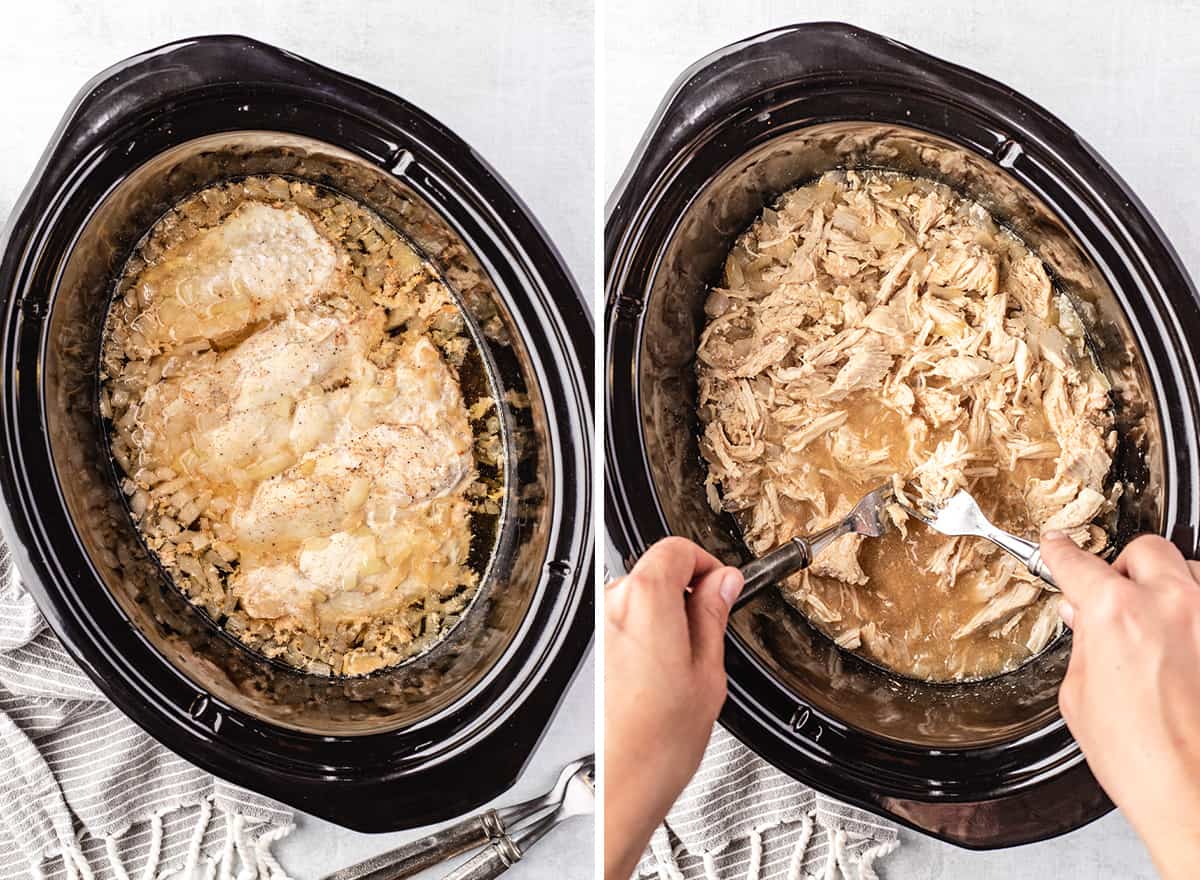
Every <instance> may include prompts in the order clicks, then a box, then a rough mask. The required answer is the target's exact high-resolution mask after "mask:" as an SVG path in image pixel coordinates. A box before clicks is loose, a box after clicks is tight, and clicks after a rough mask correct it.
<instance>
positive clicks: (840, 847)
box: [834, 828, 853, 880]
mask: <svg viewBox="0 0 1200 880" xmlns="http://www.w3.org/2000/svg"><path fill="white" fill-rule="evenodd" d="M834 843H835V844H836V845H837V863H838V868H840V869H841V872H842V876H843V877H845V878H846V880H853V878H852V876H851V873H850V871H851V867H852V866H851V864H850V850H849V848H848V847H847V846H846V832H845V831H843V830H842V829H841V828H839V829H838V830H837V834H836V835H835V836H834Z"/></svg>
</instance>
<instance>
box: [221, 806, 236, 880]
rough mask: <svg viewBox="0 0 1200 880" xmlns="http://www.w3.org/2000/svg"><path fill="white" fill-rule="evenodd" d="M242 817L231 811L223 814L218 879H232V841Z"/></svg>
mask: <svg viewBox="0 0 1200 880" xmlns="http://www.w3.org/2000/svg"><path fill="white" fill-rule="evenodd" d="M241 822H242V817H241V816H236V815H234V814H233V813H226V814H225V843H224V844H222V845H221V861H220V870H219V872H218V877H219V878H220V880H233V841H234V838H235V836H236V835H237V833H238V830H239V829H240V828H241Z"/></svg>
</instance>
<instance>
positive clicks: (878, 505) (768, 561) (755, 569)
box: [730, 483, 895, 611]
mask: <svg viewBox="0 0 1200 880" xmlns="http://www.w3.org/2000/svg"><path fill="white" fill-rule="evenodd" d="M894 498H895V492H894V491H893V490H892V486H891V484H890V483H885V484H884V485H882V486H880V487H878V488H877V489H874V490H873V491H871V492H869V493H867V494H866V495H864V496H863V497H862V499H861V500H860V501H859V502H858V504H856V505H854V509H853V510H851V511H850V512H849V513H848V514H846V516H845V518H844V519H842V520H841V521H840V522H837V523H834V524H833V525H831V526H829V527H828V528H826V529H822V530H821V531H819V532H817V533H816V534H815V535H807V536H804V535H797V536H796V537H794V538H792V539H791V540H789V541H788V542H787V543H785V544H782V545H780V546H779V547H776V548H775V549H774V550H772V551H771V552H770V553H768V554H766V555H765V556H760V557H758V558H757V559H752V560H751V561H750V562H747V563H746V564H745V565H743V566H742V567H741V572H742V577H743V578H744V579H745V581H746V583H745V586H743V587H742V595H741V596H739V597H738V599H737V601H736V602H734V603H733V608H732V609H730V610H731V611H736V610H737V609H738V608H741V607H742V606H743V605H745V604H746V603H747V602H749V601H750V600H751V599H753V598H754V597H755V596H756V595H758V594H759V593H760V592H761V591H762V590H763V588H764V587H767V586H770V585H771V584H774V583H778V582H779V581H781V580H783V579H784V578H785V577H788V576H789V575H793V574H795V573H796V572H798V571H800V570H801V569H804V568H808V567H809V566H810V565H812V562H813V559H815V558H816V557H817V555H818V554H819V553H820V552H821V551H822V550H824V549H825V548H826V547H828V546H829V545H830V544H832V543H833V542H834V541H836V540H837V539H838V538H840V537H842V536H843V535H866V536H867V537H870V538H878V537H879V536H880V535H882V534H883V533H884V532H885V531H886V530H887V526H888V524H887V521H886V520H885V519H884V518H883V510H884V508H885V507H886V506H887V505H888V504H889V503H890V502H891V501H892V500H893V499H894Z"/></svg>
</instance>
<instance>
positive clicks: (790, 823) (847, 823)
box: [637, 725, 899, 880]
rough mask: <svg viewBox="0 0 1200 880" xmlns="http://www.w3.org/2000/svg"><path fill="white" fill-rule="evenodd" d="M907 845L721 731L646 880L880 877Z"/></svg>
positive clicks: (657, 839) (672, 817) (652, 850)
mask: <svg viewBox="0 0 1200 880" xmlns="http://www.w3.org/2000/svg"><path fill="white" fill-rule="evenodd" d="M898 845H899V835H898V833H897V829H896V826H894V825H893V824H891V823H890V822H886V821H884V820H883V819H880V818H878V817H877V816H874V815H872V814H871V813H868V812H866V811H864V810H860V809H858V808H856V807H850V806H847V805H846V804H843V803H840V802H839V801H835V800H834V799H832V798H829V797H826V796H825V795H823V794H819V793H817V792H815V791H813V790H812V789H811V788H809V787H808V786H806V785H802V784H801V783H799V782H797V781H796V780H794V779H792V778H791V777H790V776H787V775H786V774H784V773H781V772H780V771H778V770H776V769H775V768H774V767H772V766H771V765H769V764H767V763H766V762H765V761H763V760H762V759H761V758H759V757H758V756H757V755H755V754H754V753H753V752H751V751H750V750H749V749H748V748H746V747H745V746H743V745H742V744H741V743H740V742H738V741H737V740H736V739H735V738H734V737H733V736H732V735H731V734H729V733H728V732H726V731H725V730H724V729H723V728H722V727H721V726H720V725H718V726H717V727H716V728H715V729H714V730H713V735H712V739H710V740H709V743H708V749H707V751H705V753H704V760H703V761H702V762H701V763H700V769H699V770H698V771H697V773H696V776H695V778H694V779H692V781H691V782H690V783H689V784H688V786H687V788H685V789H684V790H683V794H681V795H680V796H679V800H677V801H676V802H675V806H673V807H672V808H671V812H670V813H668V814H667V818H666V821H664V822H663V824H662V825H660V826H659V827H658V829H657V830H656V831H655V832H654V836H653V837H652V838H651V839H650V847H649V849H647V850H646V853H645V855H644V856H643V857H642V861H641V863H640V864H639V865H638V870H637V876H638V877H653V878H658V880H725V878H730V880H732V878H738V880H742V878H746V880H808V878H822V880H838V878H845V880H877V878H878V875H877V874H876V872H875V864H876V862H877V861H878V860H879V859H880V858H882V857H883V856H885V855H887V854H888V853H890V852H891V851H892V850H894V849H895V848H896V847H897V846H898Z"/></svg>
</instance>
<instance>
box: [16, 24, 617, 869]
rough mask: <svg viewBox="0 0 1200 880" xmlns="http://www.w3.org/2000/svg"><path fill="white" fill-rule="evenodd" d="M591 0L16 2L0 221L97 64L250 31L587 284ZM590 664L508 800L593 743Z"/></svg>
mask: <svg viewBox="0 0 1200 880" xmlns="http://www.w3.org/2000/svg"><path fill="white" fill-rule="evenodd" d="M592 9H593V7H592V5H591V3H590V2H588V0H558V2H545V3H534V2H517V0H509V2H494V3H482V2H472V0H438V2H436V3H434V4H432V5H430V4H420V3H403V2H395V3H392V2H387V0H347V2H344V3H336V2H334V3H330V2H315V0H290V2H289V0H272V2H268V0H257V2H255V0H217V2H212V0H207V2H204V3H195V4H191V3H187V4H185V3H175V2H169V3H156V2H133V0H106V2H103V3H94V2H89V0H77V2H73V0H34V2H17V3H10V4H7V5H6V7H5V11H4V23H3V25H2V26H0V94H2V95H3V100H4V108H5V114H4V115H5V118H4V124H3V126H0V221H3V219H4V218H6V217H7V215H8V213H9V212H10V210H11V209H12V206H13V204H14V202H15V201H16V199H17V196H18V194H19V193H20V191H21V189H22V187H24V185H25V182H26V180H27V179H28V178H29V175H30V173H31V172H32V171H33V168H34V165H35V164H36V162H37V159H38V157H39V156H40V155H41V153H42V150H43V148H44V147H45V146H46V143H47V141H48V140H49V138H50V135H51V133H52V132H53V131H54V128H55V126H56V125H57V124H58V121H59V118H60V117H61V115H62V113H63V111H64V110H65V109H66V106H67V103H68V102H69V101H70V100H71V98H72V97H73V96H74V95H75V93H76V92H77V91H78V90H79V89H80V88H81V87H82V86H83V84H84V83H85V82H86V81H87V80H88V79H89V78H90V77H92V76H94V75H95V74H97V73H99V72H100V71H101V70H102V69H104V68H105V67H107V66H108V65H110V64H113V63H114V62H116V61H119V60H121V59H122V58H125V57H127V56H129V55H132V54H135V53H137V52H141V51H143V50H145V49H149V48H152V47H154V46H158V45H160V44H162V43H166V42H170V41H172V40H176V39H180V38H183V37H192V36H198V35H200V34H212V33H241V34H245V35H247V36H251V37H255V38H257V39H260V40H263V41H264V42H267V43H272V44H274V45H277V46H281V47H283V48H286V49H290V50H291V51H293V52H296V53H298V54H300V55H304V56H306V57H308V58H311V59H312V60H314V61H317V62H319V63H321V64H325V65H327V66H329V67H332V68H335V69H337V70H341V71H343V72H345V73H349V74H352V75H354V76H358V77H361V78H363V79H366V80H368V81H370V82H372V83H375V84H376V85H379V86H381V87H383V88H385V89H388V90H390V91H392V92H395V93H396V94H398V95H400V96H402V97H404V98H406V99H408V100H410V101H412V102H413V103H414V104H416V105H417V106H418V107H421V108H422V109H423V110H425V111H427V112H429V113H431V114H432V115H434V116H435V117H437V118H438V119H439V120H441V121H442V122H443V123H445V124H446V125H448V126H450V128H451V129H453V130H454V131H455V132H457V133H458V134H459V135H460V136H461V137H463V138H464V139H465V140H466V141H467V142H468V143H470V144H471V145H472V146H473V147H474V148H475V149H476V150H478V152H479V153H480V154H481V155H482V156H483V157H484V158H485V159H486V160H487V161H488V162H490V163H491V164H492V166H493V167H494V168H496V169H497V170H498V171H499V172H500V174H501V175H502V176H503V177H504V178H505V179H506V180H507V181H508V182H509V184H510V185H511V186H512V187H513V188H514V189H515V190H516V192H517V193H518V194H519V195H520V197H521V198H522V199H523V200H524V201H525V202H526V204H527V205H529V207H530V208H531V209H532V211H533V213H534V214H535V215H536V216H537V217H538V219H539V220H540V221H541V223H542V225H543V226H544V227H545V228H546V230H547V231H548V232H549V234H550V237H551V238H552V239H553V240H554V242H555V243H556V244H557V245H558V247H559V249H560V251H561V252H562V253H563V255H564V257H565V258H566V261H567V264H568V265H569V266H570V268H571V271H572V272H573V273H574V275H575V278H576V280H577V281H578V282H579V284H580V286H581V288H582V289H583V290H584V291H585V292H587V293H586V295H588V296H589V297H590V291H591V290H592V282H593V255H594V251H593V237H592V227H593V225H594V224H593V216H594V214H593V190H594V170H593V169H594V164H593V155H594V152H593V133H592V128H593V125H592V121H593V100H592V95H593V71H592V58H593V50H592V30H593V26H592V22H593V11H592ZM593 673H594V670H593V665H592V663H591V661H589V662H588V663H587V664H585V665H584V667H583V668H582V669H581V670H580V673H579V675H578V676H577V678H576V680H575V683H574V685H573V687H572V688H571V690H570V692H569V693H568V695H567V697H566V699H565V701H564V703H563V705H562V708H561V709H560V711H559V713H558V716H557V717H556V719H555V721H554V724H553V726H552V727H551V728H550V730H549V732H548V734H547V736H546V738H545V739H544V740H543V742H542V744H541V746H540V747H539V749H538V751H537V752H536V753H535V755H534V756H533V759H532V761H531V763H530V765H529V766H528V768H527V769H526V771H525V774H524V776H523V777H522V778H521V780H520V781H519V783H518V785H517V787H516V788H515V789H514V790H513V791H512V792H510V793H508V794H506V795H505V796H504V797H503V798H501V802H503V803H512V802H514V801H516V800H521V799H523V798H524V797H529V796H533V795H535V794H540V793H541V792H542V791H543V790H544V789H546V788H549V787H550V785H551V784H552V783H553V782H554V779H555V777H556V776H557V775H558V770H559V768H560V767H561V766H562V765H563V764H566V763H567V762H569V761H571V760H573V759H575V758H577V757H579V756H580V755H581V754H583V753H586V752H589V751H591V750H592V749H593V748H594V746H593V711H592V705H593V694H594V685H593V682H594V674H593ZM435 796H436V793H434V792H431V793H430V797H431V798H433V797H435ZM414 836H416V833H415V832H405V833H399V834H391V835H378V836H373V835H363V834H355V833H353V832H349V831H345V830H343V829H340V828H337V827H336V826H333V825H330V824H329V823H326V822H322V821H320V820H318V819H313V818H311V817H301V818H300V821H299V827H298V828H297V829H296V831H295V832H294V833H293V834H292V836H291V837H289V838H288V839H287V840H285V841H283V842H282V843H281V844H278V845H277V846H276V853H277V854H278V855H279V857H280V860H281V862H282V863H283V865H284V867H285V868H287V870H288V871H289V872H290V873H291V874H292V876H294V877H297V878H301V880H309V878H316V877H320V876H323V875H324V874H326V873H328V872H330V871H333V870H335V869H337V868H340V867H343V866H345V865H348V864H351V863H352V862H356V861H358V860H360V859H363V858H366V857H367V856H369V855H373V854H374V853H376V852H380V851H382V850H384V849H388V848H391V847H393V846H396V845H397V844H398V843H400V842H401V841H403V840H406V839H408V838H411V837H414ZM592 850H593V836H592V832H591V825H590V823H589V822H587V821H584V820H582V819H576V820H573V821H572V822H570V823H569V824H568V825H565V826H563V827H562V828H560V829H558V830H557V831H555V832H554V833H553V834H552V835H551V836H549V837H547V838H546V839H545V840H544V841H543V842H542V843H541V844H539V845H538V847H537V848H536V849H535V850H533V851H532V855H531V856H529V860H528V861H527V862H522V863H520V864H518V865H517V866H516V868H514V869H513V870H512V871H511V872H510V873H509V874H508V875H507V876H511V877H512V878H513V880H520V878H522V877H524V878H535V877H537V878H541V877H551V876H553V877H555V878H561V880H585V878H590V877H591V876H592V866H593V858H592ZM444 870H445V869H443V871H444ZM441 873H442V872H440V871H437V870H434V871H431V872H429V874H430V876H440V874H441Z"/></svg>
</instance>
